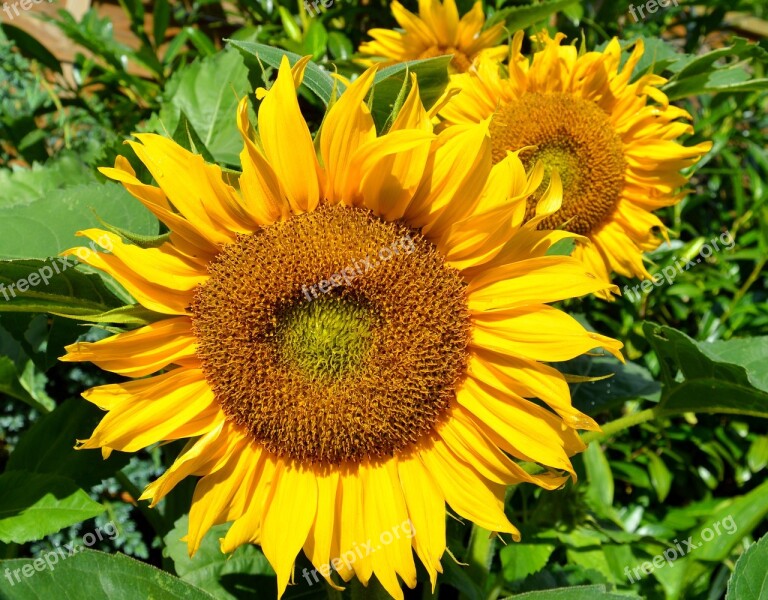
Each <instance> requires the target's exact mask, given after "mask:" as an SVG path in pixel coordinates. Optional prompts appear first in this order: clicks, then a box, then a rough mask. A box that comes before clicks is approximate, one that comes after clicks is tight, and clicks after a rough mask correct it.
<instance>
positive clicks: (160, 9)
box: [152, 0, 171, 47]
mask: <svg viewBox="0 0 768 600" xmlns="http://www.w3.org/2000/svg"><path fill="white" fill-rule="evenodd" d="M170 21H171V6H170V4H169V3H168V0H156V2H155V6H154V9H153V11H152V37H153V38H154V40H155V46H156V47H159V46H160V44H162V43H163V41H164V40H165V32H166V31H167V29H168V24H169V23H170Z"/></svg>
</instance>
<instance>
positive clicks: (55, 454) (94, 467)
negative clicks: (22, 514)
mask: <svg viewBox="0 0 768 600" xmlns="http://www.w3.org/2000/svg"><path fill="white" fill-rule="evenodd" d="M103 416H104V412H103V411H101V410H99V409H98V408H96V407H95V406H94V405H93V404H91V403H90V402H86V401H85V400H83V399H81V398H71V399H70V400H67V401H66V402H64V403H63V404H61V405H60V406H59V407H58V408H56V410H54V411H53V412H51V413H48V414H47V415H44V416H43V417H41V418H40V419H38V420H37V421H36V422H35V424H34V425H33V426H32V427H31V428H30V429H29V430H28V431H27V432H26V433H25V434H24V435H23V436H22V437H21V439H20V440H19V443H18V444H17V445H16V448H15V449H14V451H13V452H12V453H11V457H10V459H9V460H8V465H7V467H6V470H7V471H27V472H31V473H50V474H55V475H60V476H62V477H68V478H70V479H73V480H74V481H75V482H76V483H77V484H78V485H79V486H80V487H82V488H86V489H87V488H90V487H91V486H93V485H96V484H98V483H101V481H102V480H103V479H106V478H107V477H111V476H112V475H113V474H114V473H115V472H116V471H119V470H120V469H122V468H123V467H124V466H125V465H127V464H128V461H129V459H130V455H129V454H127V453H124V452H113V453H112V455H111V456H110V457H109V458H108V459H107V460H104V459H103V458H102V457H101V452H99V451H98V450H75V449H74V445H75V441H76V440H78V439H80V440H82V439H86V438H88V437H90V435H91V433H92V432H93V430H94V429H95V427H96V425H98V423H99V421H101V419H102V418H103Z"/></svg>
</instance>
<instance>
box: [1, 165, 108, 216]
mask: <svg viewBox="0 0 768 600" xmlns="http://www.w3.org/2000/svg"><path fill="white" fill-rule="evenodd" d="M94 182H96V174H95V172H94V171H92V170H91V169H90V168H88V167H87V166H86V165H84V164H83V163H82V162H81V161H80V160H79V159H78V158H77V157H75V156H74V155H72V154H63V155H62V156H60V157H59V158H57V159H56V160H49V161H48V162H46V163H45V165H41V164H37V163H36V164H34V165H32V168H31V169H14V170H7V169H2V170H0V207H2V208H3V209H7V208H12V207H13V206H16V205H17V204H28V203H29V202H32V201H34V200H39V199H40V198H44V197H45V196H49V195H52V194H55V195H58V194H59V193H60V191H61V190H62V189H63V188H65V187H68V186H71V185H77V184H81V183H94Z"/></svg>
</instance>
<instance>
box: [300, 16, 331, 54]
mask: <svg viewBox="0 0 768 600" xmlns="http://www.w3.org/2000/svg"><path fill="white" fill-rule="evenodd" d="M327 44H328V31H327V30H326V29H325V27H324V26H323V24H322V23H321V22H320V21H319V20H317V19H315V20H313V21H311V22H310V24H309V27H307V31H306V33H305V34H304V40H303V42H302V45H303V46H304V50H305V51H306V52H307V53H309V54H311V55H312V59H313V60H319V59H321V58H322V57H323V56H324V55H325V49H326V45H327Z"/></svg>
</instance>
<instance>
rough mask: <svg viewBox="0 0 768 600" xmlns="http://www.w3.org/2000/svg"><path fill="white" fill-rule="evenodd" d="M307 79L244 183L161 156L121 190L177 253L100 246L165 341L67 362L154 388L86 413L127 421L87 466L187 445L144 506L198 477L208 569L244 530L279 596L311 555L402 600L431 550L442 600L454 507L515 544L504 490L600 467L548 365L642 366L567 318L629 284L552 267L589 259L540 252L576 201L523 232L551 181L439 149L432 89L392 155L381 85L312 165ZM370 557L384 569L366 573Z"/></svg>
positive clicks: (348, 115)
mask: <svg viewBox="0 0 768 600" xmlns="http://www.w3.org/2000/svg"><path fill="white" fill-rule="evenodd" d="M305 64H306V63H305V62H304V61H303V60H302V61H300V62H299V63H297V64H296V65H295V66H294V68H293V71H292V70H291V68H290V66H289V63H288V61H287V60H283V63H282V65H281V66H280V68H279V71H278V76H277V79H276V81H275V83H274V84H273V85H272V87H271V88H270V90H269V91H267V92H266V94H265V95H264V97H263V100H262V102H261V104H260V106H259V110H258V138H257V137H256V136H255V134H254V132H253V130H252V127H251V125H250V123H249V120H248V116H247V115H248V102H247V99H244V100H243V101H242V102H241V104H240V107H239V114H238V116H239V118H238V122H239V127H240V131H241V132H242V135H243V138H244V149H243V151H242V153H241V155H240V158H241V161H242V169H243V170H242V174H241V175H240V176H239V182H236V181H234V180H232V181H230V180H229V179H226V178H224V175H223V173H222V171H221V170H220V168H219V167H217V166H215V165H211V164H207V163H205V162H204V161H203V159H202V158H201V157H200V156H199V155H195V154H192V153H190V152H188V151H186V150H184V149H183V148H181V147H180V146H178V145H176V144H175V143H174V142H173V141H171V140H169V139H166V138H163V137H160V136H157V135H151V134H140V135H137V136H136V137H137V138H138V141H136V142H131V146H132V147H133V149H134V151H135V152H136V154H137V156H138V157H139V158H140V159H141V161H142V162H143V163H144V165H145V166H146V167H147V169H148V170H149V172H150V173H151V174H152V176H153V177H154V179H155V181H156V182H157V184H158V186H154V185H148V184H144V183H142V182H140V181H139V180H138V179H137V178H136V176H135V173H134V171H133V170H132V168H131V166H130V165H129V164H128V161H127V160H126V159H124V158H118V159H117V161H116V164H115V167H114V168H105V169H102V172H103V173H104V174H105V175H107V176H108V177H110V178H112V179H115V180H117V181H120V182H122V184H123V185H124V186H125V187H126V188H127V190H128V191H129V192H131V193H132V194H133V195H134V196H135V197H136V198H138V199H139V200H140V201H141V202H142V203H143V204H144V205H145V206H146V207H147V208H148V209H149V210H151V211H152V212H153V213H154V214H155V215H157V217H158V218H159V219H160V220H161V221H162V222H163V223H165V224H166V225H167V227H168V229H169V230H170V238H169V240H168V241H166V242H165V243H163V244H162V245H161V246H159V247H156V248H142V247H138V246H136V245H131V244H129V243H126V242H125V241H123V240H122V239H121V238H120V237H119V236H116V235H113V234H112V233H109V232H106V231H102V230H97V229H89V230H86V231H82V232H81V234H82V235H84V236H86V237H88V238H90V239H92V240H96V241H99V240H100V242H99V243H102V244H106V246H110V247H111V252H110V253H102V252H99V253H88V254H87V255H86V254H85V253H84V254H83V256H84V257H85V258H84V260H85V262H87V263H88V264H90V265H91V266H93V267H95V268H97V269H100V270H103V271H105V272H106V273H108V274H110V275H112V276H113V277H114V278H115V279H116V280H117V281H118V282H120V283H121V284H122V285H123V286H125V288H126V289H127V290H128V291H129V292H130V293H131V294H132V295H133V296H134V297H135V298H136V300H137V301H138V302H139V303H140V304H141V305H142V306H144V307H145V308H147V309H149V310H150V311H153V312H154V313H155V315H156V320H155V321H154V322H151V323H150V324H148V325H146V326H143V327H141V328H139V329H136V330H132V331H128V332H125V333H119V334H117V335H114V336H112V337H109V338H106V339H104V340H101V341H97V342H78V343H75V344H72V345H71V346H69V347H68V348H67V352H68V354H67V355H66V356H65V357H63V360H65V361H91V362H93V363H95V364H96V365H98V366H99V367H101V368H103V369H106V370H109V371H112V372H114V373H118V374H120V375H124V376H128V377H130V378H133V380H131V381H128V382H126V383H119V384H110V385H102V386H98V387H95V388H92V389H90V390H88V391H86V392H85V393H84V394H83V396H84V397H85V398H86V399H87V400H88V401H90V402H92V403H94V404H95V405H96V406H98V407H100V408H101V409H103V410H105V411H107V413H106V415H105V416H104V418H103V419H102V421H101V423H100V424H99V425H98V426H97V428H96V429H95V431H94V432H93V434H92V436H91V437H90V438H89V439H87V440H81V441H79V447H80V448H101V449H102V452H103V454H105V455H108V454H109V453H110V452H111V451H113V450H119V451H124V452H135V451H138V450H140V449H142V448H145V447H147V446H150V445H152V444H156V443H158V442H164V441H168V440H178V439H187V440H188V442H187V444H186V446H185V448H184V450H183V451H182V452H181V454H180V455H179V457H178V458H177V460H176V461H175V462H174V463H173V465H172V466H171V467H170V468H169V469H168V470H167V471H166V472H165V473H164V474H163V475H162V476H161V477H160V478H159V479H157V480H156V481H154V482H153V483H152V484H150V485H149V486H148V487H147V489H146V491H145V492H144V494H143V495H142V499H149V500H151V501H152V505H155V504H157V503H158V502H159V501H160V500H161V499H162V498H163V497H165V496H166V495H167V494H168V493H169V492H170V491H171V490H172V489H173V487H174V486H175V485H177V484H178V483H179V481H181V480H182V479H184V478H185V477H189V476H198V477H201V479H200V480H199V481H198V482H197V485H196V488H195V492H194V497H193V500H192V506H191V510H190V514H189V532H188V535H187V538H186V539H187V542H188V546H189V551H190V554H192V553H194V552H195V551H196V550H197V548H198V547H199V545H200V542H201V539H202V538H203V536H204V534H205V533H206V532H207V531H208V530H209V529H210V528H211V527H212V526H213V525H215V524H218V523H225V522H232V525H231V527H230V528H229V530H228V532H227V534H226V536H225V537H224V538H223V539H222V540H221V549H222V551H223V552H232V551H233V550H234V549H235V548H237V547H238V546H240V545H241V544H247V543H255V544H260V545H261V547H262V550H263V552H264V554H265V555H266V557H267V559H268V560H269V562H270V563H271V564H272V566H273V567H274V569H275V571H276V573H277V582H278V592H279V595H282V593H283V592H284V591H285V589H286V585H287V584H288V583H289V580H290V579H291V576H292V572H293V567H294V561H295V559H296V557H297V555H298V553H299V552H301V551H302V549H303V551H304V552H305V554H306V556H307V557H308V558H309V560H310V561H311V562H312V563H313V565H314V566H315V568H316V570H317V572H319V573H321V574H322V575H323V576H324V577H326V579H327V580H328V582H329V583H331V585H334V586H338V585H339V584H340V583H342V581H349V580H351V579H352V578H353V577H354V576H356V577H357V578H358V579H359V580H360V581H361V582H362V583H363V584H364V585H367V584H368V582H369V580H370V579H371V577H372V576H373V575H374V574H375V576H376V578H377V579H378V580H379V581H380V583H381V584H382V585H383V586H384V588H385V589H386V590H387V591H388V592H389V593H390V594H391V595H392V596H393V597H396V598H402V597H403V594H402V591H401V588H400V582H399V580H398V576H399V577H400V578H402V581H403V582H404V583H405V584H406V585H408V586H410V587H414V586H415V584H416V568H415V563H414V557H413V551H415V553H416V555H417V556H418V557H419V558H420V559H421V561H422V562H423V564H424V566H425V567H426V570H427V571H428V572H429V575H430V577H431V581H432V585H433V586H434V584H435V579H436V576H437V573H438V572H441V565H440V559H441V557H442V556H443V553H444V552H445V550H446V537H445V515H446V503H447V504H448V505H449V506H450V508H451V509H452V510H453V511H454V512H455V514H457V515H459V516H460V517H464V518H466V519H469V520H471V521H473V522H475V523H477V524H479V525H480V526H482V527H484V528H487V529H488V530H491V531H496V532H506V533H509V534H511V535H512V537H513V538H514V539H519V533H518V530H517V529H516V528H515V526H514V525H512V524H511V523H510V522H509V521H508V520H507V517H506V516H505V514H504V491H505V486H507V485H510V484H517V483H521V482H530V483H534V484H537V485H539V486H542V487H544V488H547V489H553V488H557V487H559V486H561V485H563V483H564V482H565V481H566V479H567V477H568V475H569V474H571V475H572V474H573V469H572V466H571V463H570V460H569V457H570V456H571V455H573V454H574V453H576V452H579V451H581V450H583V448H584V446H583V444H582V442H581V440H580V438H579V437H578V435H577V433H576V429H577V428H578V429H596V428H597V425H596V424H595V422H594V421H593V420H592V419H591V418H589V417H588V416H586V415H584V414H582V413H580V412H579V411H578V410H576V409H574V408H573V407H572V405H571V402H570V396H569V391H568V387H567V384H566V382H565V380H564V378H563V376H562V375H561V374H560V373H559V372H558V371H557V370H555V369H554V368H553V367H551V366H548V365H546V364H544V362H545V361H562V360H567V359H570V358H572V357H574V356H576V355H579V354H582V353H585V352H588V351H590V350H592V349H595V348H599V347H602V348H604V349H606V350H607V351H609V352H611V353H613V354H615V355H617V356H619V357H620V356H621V355H620V353H619V349H620V347H621V344H620V343H618V342H617V341H615V340H612V339H610V338H607V337H604V336H601V335H599V334H596V333H591V332H588V331H586V330H585V329H584V327H582V326H581V325H580V324H579V323H578V322H577V321H575V320H574V319H573V318H571V317H569V316H567V315H566V314H564V313H562V312H560V311H559V310H556V309H555V308H552V307H550V306H548V305H547V304H546V303H548V302H553V301H558V300H561V299H564V298H569V297H573V296H579V295H584V294H589V293H594V292H596V291H599V290H602V289H605V287H606V285H608V284H607V283H605V282H604V281H602V280H600V279H599V278H597V277H595V276H594V275H593V274H590V273H588V272H586V271H585V269H584V267H583V265H582V264H581V263H580V262H578V261H577V260H575V259H574V258H571V257H567V256H554V255H553V256H549V255H547V250H548V249H549V248H550V247H551V246H552V245H553V244H554V243H555V242H557V241H559V240H561V239H564V238H567V237H571V236H573V234H571V233H569V232H563V231H560V232H551V231H539V230H537V229H536V225H537V223H538V222H539V221H541V220H544V219H547V218H549V215H550V214H551V213H552V212H553V211H555V210H557V208H558V206H559V203H560V189H559V187H558V181H557V178H556V177H555V178H553V181H552V183H551V184H550V186H549V191H548V192H547V193H545V194H543V195H542V196H541V199H540V201H539V203H538V205H537V208H536V211H537V216H536V217H534V218H533V219H532V220H531V221H529V222H528V223H527V224H525V225H523V224H522V220H523V217H524V214H525V207H526V198H527V197H528V196H529V195H530V194H531V193H532V192H533V191H534V190H535V189H537V187H538V186H539V184H540V183H541V181H542V179H543V169H541V168H535V169H533V170H532V172H531V173H530V174H529V175H526V172H525V170H524V169H523V166H522V163H521V162H520V160H519V158H518V157H517V156H516V155H515V154H514V153H510V154H509V155H508V156H507V157H506V158H505V159H504V160H501V161H499V162H498V164H496V165H495V166H492V164H491V144H490V139H489V137H488V124H487V123H486V122H482V123H479V124H470V125H459V126H456V127H452V128H450V129H449V130H446V131H444V132H441V133H439V134H437V135H436V134H434V133H433V130H432V126H431V120H430V117H429V115H428V114H427V113H426V112H425V110H424V108H423V106H422V104H421V100H420V98H419V92H418V87H417V85H416V79H415V77H412V88H411V91H410V93H409V95H408V97H407V99H406V101H405V103H404V105H403V107H402V109H401V111H400V112H399V114H398V115H397V117H396V119H395V120H394V122H393V124H392V126H391V128H390V130H389V131H388V132H387V133H386V134H385V135H379V134H377V132H376V129H375V127H374V122H373V120H372V117H371V113H370V111H369V109H368V107H367V104H366V102H365V98H366V96H367V94H368V92H369V89H370V87H371V85H372V82H373V76H374V72H375V70H374V69H370V70H368V71H366V72H365V73H364V74H363V75H362V76H360V77H359V78H358V79H357V80H356V81H355V82H354V83H353V84H352V85H351V86H350V87H349V88H348V89H347V91H346V92H345V93H344V94H342V95H341V97H340V98H339V99H338V100H337V101H336V102H335V104H333V106H332V108H331V109H330V110H329V111H328V113H327V115H326V117H325V120H324V122H323V125H322V129H321V132H320V133H319V134H318V137H319V139H317V140H315V142H316V144H317V148H318V149H319V150H318V151H317V152H316V149H315V144H314V143H313V139H312V137H311V135H310V132H309V130H308V127H307V124H306V122H305V121H304V119H303V118H302V115H301V113H300V110H299V105H298V102H297V98H296V86H297V85H299V83H300V82H301V80H302V76H303V70H304V66H305ZM318 154H319V157H318ZM467 157H469V159H468V158H467ZM232 183H238V187H239V189H235V187H233V186H232V185H231V184H232ZM107 240H108V242H107ZM106 246H105V247H106ZM76 252H77V249H73V250H70V251H68V253H70V254H71V253H76ZM513 459H520V460H523V461H530V462H533V463H538V464H539V465H540V466H541V467H544V468H543V469H541V473H540V474H536V475H531V474H528V473H527V472H526V471H525V470H523V468H522V467H521V466H519V465H518V463H517V462H515V461H514V460H513ZM404 523H407V524H408V525H407V527H405V526H403V527H402V528H401V529H400V530H399V532H395V533H394V534H393V531H394V529H396V528H397V527H398V526H401V525H402V524H404ZM404 529H407V530H408V531H410V532H411V533H412V535H405V534H404V533H403V530H404ZM387 532H389V534H388V535H385V534H386V533H387ZM370 541H373V542H376V543H377V545H379V542H381V543H380V547H379V548H374V550H373V551H370V552H368V551H365V552H361V551H359V550H360V548H362V547H367V546H366V543H367V542H370ZM350 552H352V556H354V560H352V559H350V558H347V560H346V562H342V561H340V560H338V559H339V558H340V557H342V556H345V557H349V556H350V555H349V553H350ZM329 563H330V564H331V565H332V566H333V567H334V569H335V570H336V571H337V573H338V575H332V573H331V572H330V570H329V568H328V564H329ZM315 577H316V574H315Z"/></svg>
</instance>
